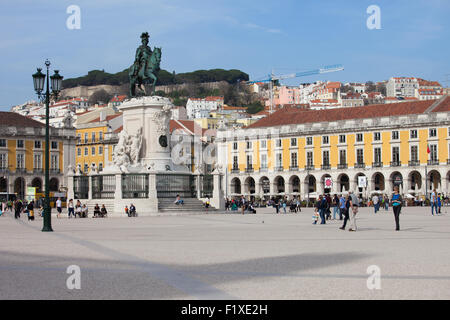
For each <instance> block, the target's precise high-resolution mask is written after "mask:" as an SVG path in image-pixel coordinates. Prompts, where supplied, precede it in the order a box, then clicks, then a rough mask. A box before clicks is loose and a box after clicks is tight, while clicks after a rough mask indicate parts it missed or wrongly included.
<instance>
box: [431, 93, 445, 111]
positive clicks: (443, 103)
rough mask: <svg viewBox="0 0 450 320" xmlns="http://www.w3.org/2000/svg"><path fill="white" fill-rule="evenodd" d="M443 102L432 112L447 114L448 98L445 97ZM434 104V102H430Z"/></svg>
mask: <svg viewBox="0 0 450 320" xmlns="http://www.w3.org/2000/svg"><path fill="white" fill-rule="evenodd" d="M443 99H444V100H443V101H442V102H441V103H440V104H439V105H438V106H437V107H436V108H434V109H433V112H449V111H450V97H449V96H446V97H445V98H443ZM431 101H433V102H435V101H436V100H431Z"/></svg>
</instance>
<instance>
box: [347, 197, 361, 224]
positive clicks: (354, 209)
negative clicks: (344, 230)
mask: <svg viewBox="0 0 450 320" xmlns="http://www.w3.org/2000/svg"><path fill="white" fill-rule="evenodd" d="M349 197H350V208H351V209H352V212H351V213H350V212H349V215H350V229H348V231H356V214H357V213H358V206H359V200H358V198H357V197H356V195H355V194H354V193H353V191H350V196H349Z"/></svg>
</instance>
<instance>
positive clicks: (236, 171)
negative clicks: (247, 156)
mask: <svg viewBox="0 0 450 320" xmlns="http://www.w3.org/2000/svg"><path fill="white" fill-rule="evenodd" d="M231 173H241V170H239V169H238V168H233V169H231Z"/></svg>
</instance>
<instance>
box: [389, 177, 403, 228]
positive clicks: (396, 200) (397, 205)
mask: <svg viewBox="0 0 450 320" xmlns="http://www.w3.org/2000/svg"><path fill="white" fill-rule="evenodd" d="M391 202H392V209H393V210H394V218H395V231H399V230H400V211H401V210H402V202H403V199H402V196H401V195H400V194H399V193H398V187H397V186H395V187H394V193H393V194H392V199H391Z"/></svg>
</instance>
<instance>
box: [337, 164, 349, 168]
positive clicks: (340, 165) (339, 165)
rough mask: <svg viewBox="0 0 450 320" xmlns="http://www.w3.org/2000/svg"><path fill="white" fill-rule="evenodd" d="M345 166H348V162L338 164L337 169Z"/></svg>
mask: <svg viewBox="0 0 450 320" xmlns="http://www.w3.org/2000/svg"><path fill="white" fill-rule="evenodd" d="M347 168H348V164H346V163H340V164H338V169H347Z"/></svg>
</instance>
